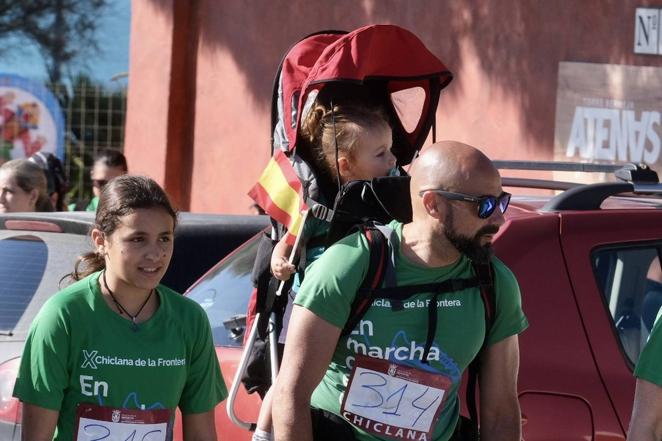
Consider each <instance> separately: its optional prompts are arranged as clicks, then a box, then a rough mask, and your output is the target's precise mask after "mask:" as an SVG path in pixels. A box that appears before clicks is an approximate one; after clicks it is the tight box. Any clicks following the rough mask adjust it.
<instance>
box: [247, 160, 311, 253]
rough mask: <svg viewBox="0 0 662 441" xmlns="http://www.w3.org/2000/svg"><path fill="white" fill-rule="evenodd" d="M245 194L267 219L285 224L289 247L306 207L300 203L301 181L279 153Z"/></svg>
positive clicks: (301, 193)
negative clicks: (264, 212)
mask: <svg viewBox="0 0 662 441" xmlns="http://www.w3.org/2000/svg"><path fill="white" fill-rule="evenodd" d="M248 195H249V196H250V197H251V198H253V200H254V201H255V202H256V203H257V204H258V205H259V206H260V207H262V208H263V209H264V211H266V212H267V214H268V215H269V216H271V217H272V218H274V219H276V221H278V222H280V223H281V224H283V225H285V227H286V228H287V231H288V236H287V239H286V240H287V242H288V243H289V244H290V245H293V244H294V241H295V240H296V237H297V236H298V235H299V233H300V232H301V229H302V227H303V225H302V223H303V214H302V212H303V211H305V210H307V209H308V206H307V205H306V203H305V202H304V200H303V187H302V185H301V180H299V177H298V176H297V175H296V173H295V172H294V168H292V164H291V163H290V161H289V159H287V156H285V153H283V151H282V150H280V149H276V153H274V156H273V157H272V158H271V159H270V160H269V163H268V164H267V167H266V168H265V169H264V171H263V172H262V176H260V179H259V180H258V181H257V183H256V184H255V185H254V186H253V188H251V189H250V191H249V192H248Z"/></svg>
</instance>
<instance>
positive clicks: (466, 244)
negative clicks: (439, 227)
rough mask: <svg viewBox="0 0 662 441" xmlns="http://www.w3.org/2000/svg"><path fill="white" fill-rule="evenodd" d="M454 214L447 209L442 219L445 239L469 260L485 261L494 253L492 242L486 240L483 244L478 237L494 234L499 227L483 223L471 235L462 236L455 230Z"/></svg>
mask: <svg viewBox="0 0 662 441" xmlns="http://www.w3.org/2000/svg"><path fill="white" fill-rule="evenodd" d="M453 223H454V216H453V212H452V210H449V211H448V214H447V215H446V219H444V235H445V236H446V239H448V241H449V242H450V243H451V244H452V245H453V246H454V247H455V248H456V249H457V250H458V251H459V252H460V253H462V254H464V255H465V256H467V257H468V258H469V259H470V260H472V261H473V262H476V263H487V262H489V261H490V259H491V258H492V256H493V255H494V249H493V248H492V243H491V242H487V243H486V244H485V245H482V244H481V243H480V239H481V238H482V236H483V235H486V234H496V233H497V231H499V227H498V226H496V225H485V226H484V227H483V228H481V229H480V230H478V231H477V232H476V234H475V235H474V236H473V237H470V236H464V235H462V234H459V233H457V232H456V231H455V228H454V225H453Z"/></svg>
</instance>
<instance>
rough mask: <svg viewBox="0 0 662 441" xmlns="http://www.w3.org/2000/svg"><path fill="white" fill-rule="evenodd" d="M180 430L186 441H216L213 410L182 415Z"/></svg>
mask: <svg viewBox="0 0 662 441" xmlns="http://www.w3.org/2000/svg"><path fill="white" fill-rule="evenodd" d="M182 429H183V432H184V440H186V441H216V424H215V421H214V409H212V410H210V411H207V412H202V413H190V414H186V415H182Z"/></svg>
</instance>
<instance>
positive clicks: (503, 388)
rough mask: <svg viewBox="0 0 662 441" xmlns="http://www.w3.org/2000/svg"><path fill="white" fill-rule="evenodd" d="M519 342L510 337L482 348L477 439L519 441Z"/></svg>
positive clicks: (515, 336) (514, 336)
mask: <svg viewBox="0 0 662 441" xmlns="http://www.w3.org/2000/svg"><path fill="white" fill-rule="evenodd" d="M518 370H519V340H518V337H517V335H513V336H510V337H508V338H506V339H504V340H501V341H499V342H497V343H495V344H493V345H491V346H488V347H486V348H485V352H484V353H483V355H482V360H481V368H480V377H479V381H480V438H481V440H483V441H519V440H520V438H521V417H520V408H519V401H518V399H517V373H518Z"/></svg>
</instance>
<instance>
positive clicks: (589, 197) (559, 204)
mask: <svg viewBox="0 0 662 441" xmlns="http://www.w3.org/2000/svg"><path fill="white" fill-rule="evenodd" d="M584 165H590V164H584ZM596 165H600V164H596ZM613 172H614V175H615V176H616V178H618V179H620V180H621V181H622V182H600V183H596V184H586V185H579V186H576V187H573V188H570V189H568V190H566V191H564V192H563V193H561V194H559V195H557V196H555V197H553V198H552V199H551V200H550V201H549V202H548V203H547V204H545V205H544V206H543V208H542V211H560V210H599V209H600V206H601V205H602V203H603V202H604V200H605V199H607V198H608V197H610V196H615V195H618V194H621V193H634V194H637V195H644V194H645V195H662V185H660V183H659V179H658V176H657V173H656V172H655V171H654V170H652V169H650V168H649V167H648V166H647V165H644V164H640V165H638V164H625V165H619V166H618V167H617V168H616V169H614V170H613Z"/></svg>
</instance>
